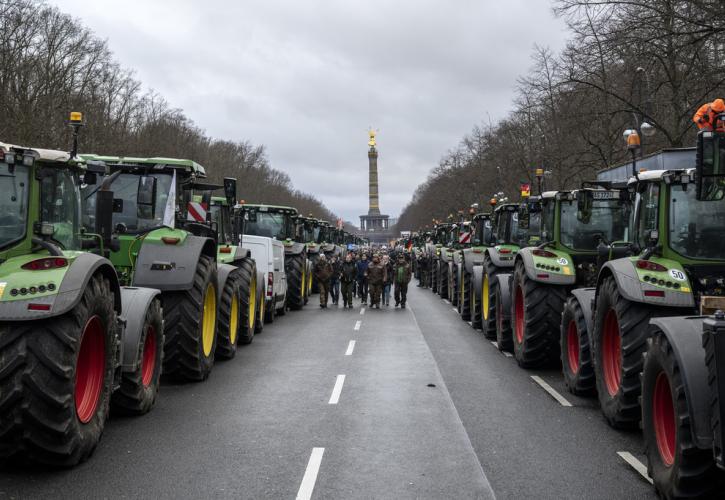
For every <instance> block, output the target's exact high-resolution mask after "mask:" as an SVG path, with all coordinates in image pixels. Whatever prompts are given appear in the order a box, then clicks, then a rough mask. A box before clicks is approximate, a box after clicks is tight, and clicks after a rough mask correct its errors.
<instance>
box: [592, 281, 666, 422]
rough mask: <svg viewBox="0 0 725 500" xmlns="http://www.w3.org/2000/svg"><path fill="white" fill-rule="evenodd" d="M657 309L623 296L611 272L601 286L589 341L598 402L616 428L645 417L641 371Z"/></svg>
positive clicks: (605, 415)
mask: <svg viewBox="0 0 725 500" xmlns="http://www.w3.org/2000/svg"><path fill="white" fill-rule="evenodd" d="M661 309H662V308H660V310H661ZM654 311H655V309H654V308H652V307H650V306H647V305H645V304H640V303H637V302H631V301H629V300H627V299H625V298H624V297H622V296H621V295H620V294H619V289H618V288H617V283H616V282H615V280H614V278H613V277H611V276H610V277H608V278H605V279H604V281H603V282H602V285H601V286H600V287H599V293H598V294H597V303H596V313H595V315H594V332H592V336H591V338H590V342H591V348H592V354H593V356H592V359H593V361H594V375H595V378H596V384H597V394H598V396H599V404H600V406H601V408H602V413H604V417H605V418H606V419H607V421H608V422H609V424H610V425H611V426H612V427H614V428H621V429H627V428H629V429H633V428H636V427H637V425H638V423H639V421H640V419H641V417H642V415H641V408H640V404H639V396H640V393H641V386H640V379H639V374H640V373H641V372H642V354H643V353H644V351H645V349H646V347H647V327H648V324H649V320H650V318H651V317H652V315H653V313H654Z"/></svg>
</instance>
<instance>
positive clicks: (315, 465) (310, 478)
mask: <svg viewBox="0 0 725 500" xmlns="http://www.w3.org/2000/svg"><path fill="white" fill-rule="evenodd" d="M323 453H325V449H324V448H312V453H311V454H310V459H309V460H308V461H307V468H306V469H305V475H304V476H303V477H302V484H300V489H299V490H298V491H297V500H309V499H310V498H312V490H314V489H315V482H317V473H318V472H319V471H320V464H321V463H322V454H323Z"/></svg>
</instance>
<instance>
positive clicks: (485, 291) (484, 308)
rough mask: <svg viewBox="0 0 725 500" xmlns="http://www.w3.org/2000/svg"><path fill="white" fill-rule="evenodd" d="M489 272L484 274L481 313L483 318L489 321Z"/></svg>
mask: <svg viewBox="0 0 725 500" xmlns="http://www.w3.org/2000/svg"><path fill="white" fill-rule="evenodd" d="M488 301H489V297H488V274H484V275H483V286H482V287H481V304H482V307H481V314H483V319H484V320H486V321H488V307H489V305H488Z"/></svg>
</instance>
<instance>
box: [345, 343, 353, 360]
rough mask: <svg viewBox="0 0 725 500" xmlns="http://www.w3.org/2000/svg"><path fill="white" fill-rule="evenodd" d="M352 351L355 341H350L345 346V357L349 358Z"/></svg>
mask: <svg viewBox="0 0 725 500" xmlns="http://www.w3.org/2000/svg"><path fill="white" fill-rule="evenodd" d="M353 349H355V341H354V340H351V341H350V343H349V344H347V351H345V356H351V355H352V351H353Z"/></svg>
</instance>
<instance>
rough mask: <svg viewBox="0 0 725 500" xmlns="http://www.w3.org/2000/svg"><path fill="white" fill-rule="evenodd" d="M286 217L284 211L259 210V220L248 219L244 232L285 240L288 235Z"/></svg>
mask: <svg viewBox="0 0 725 500" xmlns="http://www.w3.org/2000/svg"><path fill="white" fill-rule="evenodd" d="M286 219H287V218H286V217H285V214H283V213H278V212H260V211H259V210H258V211H257V220H256V221H249V220H248V221H247V222H246V224H245V227H244V233H245V234H249V235H253V236H265V237H267V238H276V239H278V240H284V239H285V238H286V235H287V223H286Z"/></svg>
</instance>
